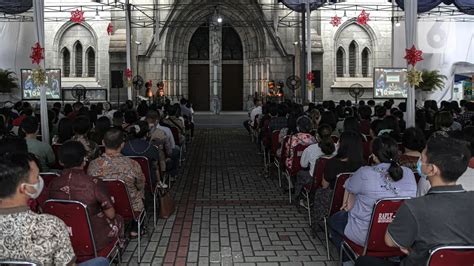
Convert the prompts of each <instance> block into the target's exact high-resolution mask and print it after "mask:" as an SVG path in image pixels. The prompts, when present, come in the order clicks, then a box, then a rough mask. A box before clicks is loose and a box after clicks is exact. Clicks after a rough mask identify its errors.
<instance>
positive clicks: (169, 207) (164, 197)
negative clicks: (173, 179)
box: [159, 189, 175, 219]
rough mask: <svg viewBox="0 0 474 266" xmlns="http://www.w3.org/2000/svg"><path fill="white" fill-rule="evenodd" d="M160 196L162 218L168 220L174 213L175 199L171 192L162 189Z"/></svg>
mask: <svg viewBox="0 0 474 266" xmlns="http://www.w3.org/2000/svg"><path fill="white" fill-rule="evenodd" d="M159 196H160V218H164V219H167V218H169V217H170V216H171V214H173V212H174V207H175V203H174V199H173V197H172V196H171V194H170V192H169V190H165V189H162V190H160V192H159Z"/></svg>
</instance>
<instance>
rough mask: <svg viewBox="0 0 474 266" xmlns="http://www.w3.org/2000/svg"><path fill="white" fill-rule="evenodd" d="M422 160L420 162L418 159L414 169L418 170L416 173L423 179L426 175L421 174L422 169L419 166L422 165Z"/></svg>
mask: <svg viewBox="0 0 474 266" xmlns="http://www.w3.org/2000/svg"><path fill="white" fill-rule="evenodd" d="M422 164H423V163H422V162H421V159H418V162H417V163H416V171H417V172H418V174H419V175H420V176H421V177H423V178H424V179H426V175H425V174H423V171H422V170H421V166H422Z"/></svg>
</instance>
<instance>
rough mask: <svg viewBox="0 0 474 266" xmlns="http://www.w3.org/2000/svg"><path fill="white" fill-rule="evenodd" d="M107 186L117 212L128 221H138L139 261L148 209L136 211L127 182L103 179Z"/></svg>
mask: <svg viewBox="0 0 474 266" xmlns="http://www.w3.org/2000/svg"><path fill="white" fill-rule="evenodd" d="M102 180H103V181H104V184H105V185H106V186H107V189H108V191H109V194H110V197H111V198H112V202H113V203H114V208H115V212H116V213H117V214H119V215H121V216H122V217H123V220H124V221H125V222H126V223H129V222H131V221H136V222H137V223H138V254H139V255H138V263H140V259H141V254H142V253H141V252H140V251H141V226H142V224H143V222H144V220H145V217H146V211H145V209H143V210H142V211H141V212H135V211H133V208H132V203H131V202H132V201H131V198H130V194H129V192H128V189H127V186H126V185H125V182H123V181H122V180H117V179H107V178H104V179H102Z"/></svg>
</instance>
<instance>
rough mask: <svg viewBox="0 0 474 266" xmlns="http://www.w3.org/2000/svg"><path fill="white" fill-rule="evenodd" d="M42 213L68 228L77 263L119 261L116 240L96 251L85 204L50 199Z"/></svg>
mask: <svg viewBox="0 0 474 266" xmlns="http://www.w3.org/2000/svg"><path fill="white" fill-rule="evenodd" d="M44 211H45V213H48V214H51V215H54V216H57V217H58V218H60V219H61V220H63V221H64V223H65V224H66V226H67V227H68V230H69V236H70V238H71V243H72V247H73V248H74V253H75V254H76V256H77V262H83V261H86V260H89V259H92V258H97V257H105V258H109V259H110V260H111V261H112V260H113V259H114V258H115V257H118V258H119V260H120V254H119V248H118V239H117V240H116V241H114V242H111V243H110V244H109V245H108V246H107V247H105V248H103V249H102V250H97V249H96V244H95V240H94V234H93V232H94V231H93V230H92V224H91V222H90V217H89V211H88V209H87V206H86V205H85V204H83V203H81V202H79V201H75V200H58V199H50V200H47V201H46V203H45V208H44Z"/></svg>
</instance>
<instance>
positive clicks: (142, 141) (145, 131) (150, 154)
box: [122, 121, 168, 188]
mask: <svg viewBox="0 0 474 266" xmlns="http://www.w3.org/2000/svg"><path fill="white" fill-rule="evenodd" d="M149 133H150V127H149V126H148V122H147V121H139V122H138V123H137V124H136V125H134V126H133V127H132V128H130V133H129V136H128V141H127V142H126V143H125V146H124V147H123V149H122V154H123V155H125V156H144V157H146V158H147V159H148V163H149V167H150V175H151V182H153V184H156V183H157V182H158V183H157V184H158V186H159V187H164V188H166V187H168V186H167V185H165V184H163V183H162V182H161V180H160V174H161V173H159V171H158V167H157V163H158V162H159V161H160V150H159V149H158V148H157V147H156V146H154V145H151V144H150V142H148V141H147V140H146V139H147V137H149Z"/></svg>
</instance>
